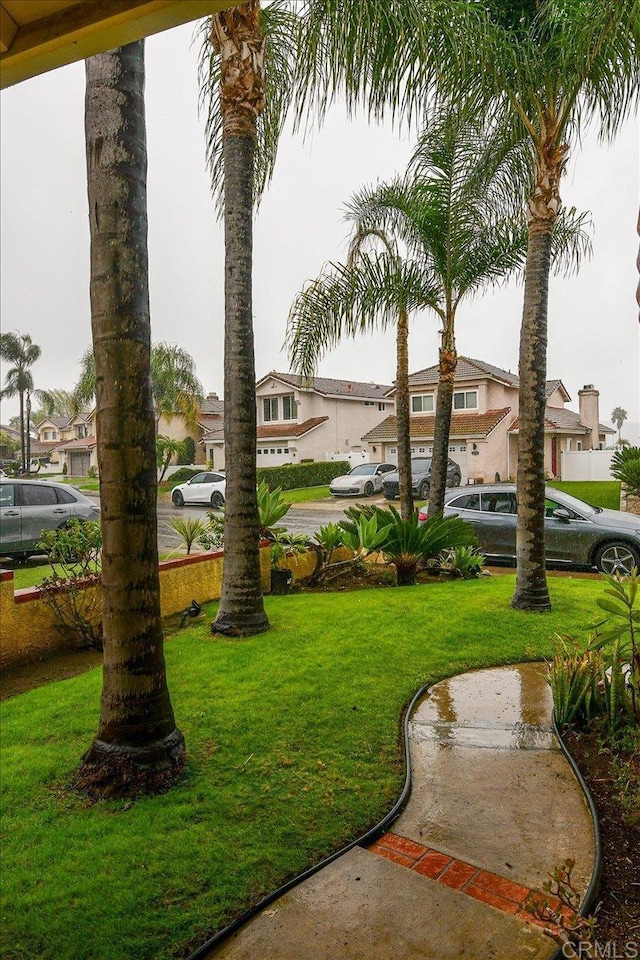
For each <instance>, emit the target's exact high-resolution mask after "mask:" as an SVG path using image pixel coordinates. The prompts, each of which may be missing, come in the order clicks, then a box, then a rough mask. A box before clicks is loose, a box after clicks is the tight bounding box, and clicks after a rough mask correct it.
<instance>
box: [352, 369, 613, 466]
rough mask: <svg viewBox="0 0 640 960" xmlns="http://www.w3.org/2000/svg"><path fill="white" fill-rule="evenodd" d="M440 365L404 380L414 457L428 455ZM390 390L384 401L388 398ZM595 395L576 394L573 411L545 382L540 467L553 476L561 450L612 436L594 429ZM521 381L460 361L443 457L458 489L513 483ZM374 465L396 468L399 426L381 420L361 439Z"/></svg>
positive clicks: (596, 444)
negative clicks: (458, 478)
mask: <svg viewBox="0 0 640 960" xmlns="http://www.w3.org/2000/svg"><path fill="white" fill-rule="evenodd" d="M437 386H438V366H437V364H436V365H434V366H432V367H427V368H426V369H425V370H419V371H418V372H417V373H414V374H412V375H411V376H410V377H409V391H410V394H411V402H410V410H411V442H412V451H413V452H414V453H415V454H417V455H420V454H423V455H428V454H430V453H432V452H433V433H434V426H435V413H434V411H435V409H436V395H437ZM393 394H394V389H393V388H392V389H391V390H390V391H389V394H388V396H390V397H391V396H393ZM598 397H599V394H598V391H597V390H596V389H595V388H594V387H593V385H592V384H587V385H586V386H585V387H584V388H583V389H582V390H580V391H579V394H578V400H579V412H578V413H576V412H575V411H573V410H569V409H567V408H566V406H565V404H566V403H568V402H570V400H571V397H570V396H569V393H568V392H567V390H566V388H565V386H564V385H563V383H562V381H561V380H550V381H549V382H548V383H547V406H546V410H545V467H546V470H547V473H548V474H549V476H556V477H557V476H559V473H560V454H561V452H562V451H571V450H590V449H601V448H602V447H604V445H605V443H606V441H607V437H608V436H609V435H610V434H613V433H614V431H613V430H612V429H611V428H610V427H607V426H605V425H604V424H601V423H600V422H599V411H598ZM518 402H519V380H518V377H517V375H516V374H514V373H512V372H511V371H509V370H501V369H500V368H499V367H495V366H493V365H492V364H490V363H485V362H484V361H482V360H473V359H471V358H470V357H458V366H457V369H456V376H455V381H454V394H453V413H452V416H451V431H450V436H449V456H450V457H451V459H452V460H455V461H456V463H458V464H459V465H460V469H461V472H462V482H463V483H467V482H481V481H484V482H490V481H493V480H495V478H496V477H497V476H499V477H500V479H503V480H504V479H507V478H508V477H515V474H516V469H517V458H518V432H519V420H518ZM362 440H363V443H366V444H367V446H368V448H369V450H370V452H371V456H372V459H373V458H374V457H375V459H380V460H389V461H391V462H397V458H398V453H397V442H398V437H397V420H396V417H395V416H389V417H386V418H385V419H384V420H382V421H381V422H380V423H379V424H377V425H376V426H375V427H374V428H373V429H372V430H370V431H369V432H368V433H366V434H364V435H363V438H362Z"/></svg>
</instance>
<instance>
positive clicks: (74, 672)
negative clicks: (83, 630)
mask: <svg viewBox="0 0 640 960" xmlns="http://www.w3.org/2000/svg"><path fill="white" fill-rule="evenodd" d="M100 663H102V650H75V651H73V652H72V653H60V654H57V655H56V656H55V657H51V659H50V660H34V662H33V663H25V664H22V665H21V666H16V667H12V668H11V669H10V670H7V671H6V672H5V673H3V674H2V676H1V677H0V701H2V700H8V699H9V697H15V696H17V695H18V694H19V693H26V692H27V690H35V688H36V687H43V686H44V685H45V684H46V683H53V682H54V681H55V680H68V679H69V678H70V677H77V676H78V674H80V673H84V672H85V671H86V670H91V669H92V668H93V667H97V666H98V665H99V664H100Z"/></svg>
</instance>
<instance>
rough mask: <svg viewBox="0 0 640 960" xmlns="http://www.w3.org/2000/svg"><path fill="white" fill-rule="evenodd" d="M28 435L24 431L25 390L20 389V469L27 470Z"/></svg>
mask: <svg viewBox="0 0 640 960" xmlns="http://www.w3.org/2000/svg"><path fill="white" fill-rule="evenodd" d="M26 447H27V444H26V437H25V432H24V392H23V391H22V390H21V391H20V460H21V463H20V471H21V473H24V471H25V470H26Z"/></svg>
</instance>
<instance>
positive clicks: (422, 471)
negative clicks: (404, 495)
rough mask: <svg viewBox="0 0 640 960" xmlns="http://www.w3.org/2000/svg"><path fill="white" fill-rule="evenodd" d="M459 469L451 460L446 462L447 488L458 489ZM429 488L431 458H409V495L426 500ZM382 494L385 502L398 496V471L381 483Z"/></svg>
mask: <svg viewBox="0 0 640 960" xmlns="http://www.w3.org/2000/svg"><path fill="white" fill-rule="evenodd" d="M461 477H462V475H461V473H460V467H459V466H458V464H457V463H456V462H455V461H454V460H451V459H448V460H447V480H446V485H447V486H448V487H459V486H460V480H461ZM430 488H431V457H412V458H411V493H412V494H413V496H414V497H418V498H419V499H420V500H426V499H427V497H428V496H429V490H430ZM382 492H383V493H384V495H385V498H386V499H387V500H395V499H396V497H398V496H399V495H400V478H399V476H398V471H397V470H396V471H395V473H389V474H387V476H386V477H385V478H384V480H383V481H382Z"/></svg>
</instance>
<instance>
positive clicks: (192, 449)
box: [177, 437, 196, 463]
mask: <svg viewBox="0 0 640 960" xmlns="http://www.w3.org/2000/svg"><path fill="white" fill-rule="evenodd" d="M195 461H196V442H195V440H194V439H193V437H185V438H184V440H183V441H182V450H181V452H180V453H179V454H178V460H177V463H195Z"/></svg>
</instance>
